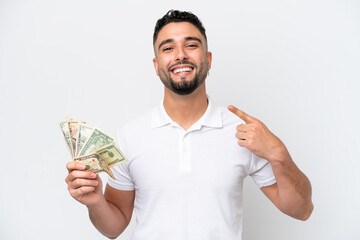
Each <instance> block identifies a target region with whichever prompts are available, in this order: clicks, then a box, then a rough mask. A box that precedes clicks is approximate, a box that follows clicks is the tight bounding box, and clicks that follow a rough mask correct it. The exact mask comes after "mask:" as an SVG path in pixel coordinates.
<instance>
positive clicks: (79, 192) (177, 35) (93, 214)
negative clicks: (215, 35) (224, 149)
mask: <svg viewBox="0 0 360 240" xmlns="http://www.w3.org/2000/svg"><path fill="white" fill-rule="evenodd" d="M154 51H155V58H154V59H153V63H154V68H155V71H156V74H157V75H158V76H159V77H160V79H161V80H162V82H163V83H164V85H165V88H164V108H165V110H166V112H167V114H168V115H169V116H170V117H171V118H172V119H173V120H174V121H175V122H177V123H178V124H179V125H180V126H181V127H182V128H184V129H185V130H186V129H188V128H190V127H191V126H192V125H193V124H194V123H195V122H197V121H198V120H199V119H200V118H201V116H202V115H203V114H204V113H205V111H206V109H207V105H208V103H207V96H206V88H205V81H200V83H201V84H200V85H199V86H198V87H197V88H196V89H195V90H194V91H193V92H191V93H190V94H187V95H179V94H177V93H175V92H173V91H172V90H171V87H169V86H170V85H169V84H168V83H169V81H170V78H171V79H172V80H173V82H174V84H180V85H181V84H187V83H189V82H191V81H194V79H195V77H196V76H199V77H201V76H202V75H203V73H204V69H205V74H206V73H207V71H208V70H209V69H210V68H211V61H212V54H211V52H209V51H208V50H207V42H206V39H205V37H204V36H202V34H201V33H200V32H199V30H198V29H197V28H196V27H195V26H193V25H192V24H190V23H187V22H181V23H169V24H167V25H166V26H164V27H163V28H162V29H161V30H160V32H159V35H158V38H157V40H156V42H155V44H154ZM181 62H187V63H186V64H180V65H178V64H179V63H181ZM174 66H175V67H190V66H191V67H192V70H191V71H190V72H183V73H179V74H175V73H174V72H173V71H172V70H173V68H174ZM195 66H196V67H195ZM200 66H201V67H200ZM205 77H206V75H205ZM204 80H205V78H204ZM228 109H229V110H230V111H231V112H233V113H234V114H236V115H237V116H238V117H239V118H241V119H242V120H244V122H245V124H240V125H238V126H237V128H236V129H234V132H235V136H236V138H237V139H238V144H239V145H240V146H243V147H246V148H248V149H249V150H250V151H251V152H253V153H255V154H256V155H258V156H260V157H262V158H265V159H267V160H268V161H269V162H270V164H271V166H272V168H273V171H274V174H275V177H276V180H277V183H276V184H273V185H271V186H268V187H263V188H261V190H262V191H263V192H264V194H265V195H266V196H267V197H268V198H269V199H270V200H271V201H272V202H273V203H274V204H275V206H276V207H277V208H278V209H280V210H281V211H282V212H284V213H285V214H287V215H289V216H292V217H294V218H297V219H301V220H306V219H307V218H309V216H310V214H311V212H312V210H313V204H312V202H311V185H310V182H309V180H308V179H307V177H306V176H305V175H304V174H303V173H302V172H301V171H300V170H299V169H298V168H297V166H296V165H295V163H294V162H293V161H292V159H291V157H290V154H289V153H288V151H287V149H286V147H285V145H284V144H283V143H282V142H281V140H280V139H279V138H278V137H276V136H275V135H274V134H273V133H271V132H270V130H269V129H268V128H267V127H266V126H265V124H263V123H262V122H261V121H259V120H258V119H256V118H254V117H251V116H250V115H247V114H246V113H244V112H242V111H241V110H239V109H237V108H236V107H234V106H232V105H230V106H229V107H228ZM66 167H67V169H68V171H69V174H68V176H67V177H66V179H65V181H66V183H67V185H68V190H69V193H70V195H71V196H72V197H73V198H74V199H76V200H77V201H79V202H80V203H82V204H84V205H86V206H87V208H88V211H89V217H90V219H91V221H92V223H93V224H94V226H95V227H96V228H97V229H98V230H99V231H100V232H101V233H102V234H104V235H105V236H107V237H109V238H116V237H117V236H119V235H120V234H121V233H122V232H123V231H124V230H125V228H126V227H127V226H128V224H129V222H130V219H131V215H132V212H133V208H134V199H135V191H121V190H117V189H114V188H112V187H110V186H109V185H107V186H106V189H105V192H104V194H103V193H102V181H101V179H100V178H99V176H97V175H96V174H94V173H92V172H89V171H85V168H86V167H85V165H84V164H82V163H80V162H69V163H67V165H66Z"/></svg>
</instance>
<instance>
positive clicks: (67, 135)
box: [59, 117, 73, 155]
mask: <svg viewBox="0 0 360 240" xmlns="http://www.w3.org/2000/svg"><path fill="white" fill-rule="evenodd" d="M72 120H73V119H72V118H69V117H67V118H66V119H65V120H64V121H61V122H60V123H59V125H60V128H61V131H62V133H63V135H64V138H65V142H66V145H67V146H68V149H69V151H70V154H71V155H72V151H71V137H70V131H69V126H68V121H72Z"/></svg>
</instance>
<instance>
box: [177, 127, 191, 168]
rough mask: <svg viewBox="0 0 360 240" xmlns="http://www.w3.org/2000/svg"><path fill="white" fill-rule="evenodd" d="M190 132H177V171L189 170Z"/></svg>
mask: <svg viewBox="0 0 360 240" xmlns="http://www.w3.org/2000/svg"><path fill="white" fill-rule="evenodd" d="M190 141H191V134H190V133H189V132H186V131H183V130H182V131H181V132H180V133H179V167H178V169H179V173H190V172H191V144H190Z"/></svg>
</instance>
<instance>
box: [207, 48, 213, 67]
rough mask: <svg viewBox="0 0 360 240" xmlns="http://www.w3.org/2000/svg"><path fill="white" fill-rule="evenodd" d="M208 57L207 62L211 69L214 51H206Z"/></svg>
mask: <svg viewBox="0 0 360 240" xmlns="http://www.w3.org/2000/svg"><path fill="white" fill-rule="evenodd" d="M206 59H207V64H208V70H210V68H211V61H212V53H211V52H210V51H208V52H207V53H206Z"/></svg>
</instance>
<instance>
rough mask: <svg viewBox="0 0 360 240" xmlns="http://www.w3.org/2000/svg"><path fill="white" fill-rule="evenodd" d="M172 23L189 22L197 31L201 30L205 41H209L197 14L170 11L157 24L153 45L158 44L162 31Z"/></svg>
mask: <svg viewBox="0 0 360 240" xmlns="http://www.w3.org/2000/svg"><path fill="white" fill-rule="evenodd" d="M171 22H188V23H191V24H193V25H194V26H195V27H196V28H197V29H199V31H200V33H201V34H202V35H203V36H204V37H205V40H206V41H207V37H206V33H205V28H204V26H203V24H202V23H201V21H200V19H199V18H198V17H197V16H196V15H195V14H193V13H191V12H186V11H179V10H170V11H168V12H167V13H166V14H165V15H164V16H163V17H162V18H160V19H159V20H157V22H156V25H155V29H154V35H153V45H154V44H155V42H156V39H157V37H158V34H159V32H160V30H161V29H162V28H163V27H164V26H165V25H167V24H169V23H171Z"/></svg>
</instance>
